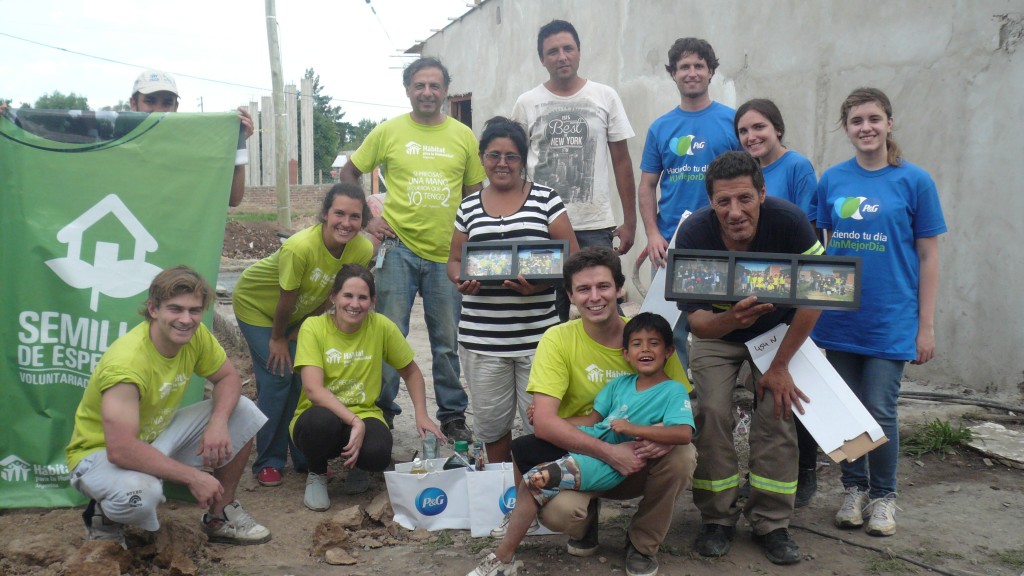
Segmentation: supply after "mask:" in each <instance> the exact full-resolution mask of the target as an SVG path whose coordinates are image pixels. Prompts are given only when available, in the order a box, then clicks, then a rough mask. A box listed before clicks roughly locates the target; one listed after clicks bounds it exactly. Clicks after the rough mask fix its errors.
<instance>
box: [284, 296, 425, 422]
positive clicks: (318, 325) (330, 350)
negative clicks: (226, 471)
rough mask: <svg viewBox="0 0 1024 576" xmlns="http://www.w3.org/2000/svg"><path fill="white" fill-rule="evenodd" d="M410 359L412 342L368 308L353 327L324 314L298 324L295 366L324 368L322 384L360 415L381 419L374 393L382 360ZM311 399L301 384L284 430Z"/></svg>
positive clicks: (400, 363) (404, 362)
mask: <svg viewBox="0 0 1024 576" xmlns="http://www.w3.org/2000/svg"><path fill="white" fill-rule="evenodd" d="M412 360H413V351H412V347H410V346H409V343H408V342H406V340H405V336H402V333H401V331H399V330H398V326H396V325H395V323H394V322H392V321H391V320H388V319H387V317H385V316H382V315H380V314H377V313H375V312H370V313H369V314H368V315H367V316H366V319H365V320H363V325H362V326H360V327H359V330H357V331H356V332H354V333H352V334H346V333H344V332H342V331H341V330H338V328H337V327H336V326H335V325H334V319H333V317H332V316H331V315H330V314H322V315H320V316H315V317H313V318H309V319H307V320H306V321H305V322H303V323H302V328H301V329H299V342H298V344H297V346H296V349H295V369H296V370H299V368H300V367H302V366H316V367H318V368H320V369H321V370H323V371H324V388H327V389H328V390H330V391H331V393H332V394H334V396H335V397H336V398H338V400H341V403H342V404H344V405H345V406H348V409H349V410H351V411H352V412H354V413H355V415H356V416H359V417H360V418H363V419H365V418H376V419H378V420H380V421H381V422H383V421H384V415H383V413H382V412H381V410H380V408H378V407H377V405H376V404H375V402H376V401H377V397H379V396H380V383H381V375H382V372H383V370H382V367H383V364H382V363H383V362H387V363H388V364H389V365H390V366H391V367H392V368H394V369H396V370H399V369H402V368H405V367H406V366H408V365H409V363H410V362H412ZM312 406H313V402H312V401H310V399H309V398H308V397H307V396H306V391H305V390H303V391H302V394H301V395H300V396H299V404H298V406H297V407H296V409H295V416H294V417H293V418H292V421H291V424H289V427H288V429H289V431H291V430H292V429H293V428H294V427H295V421H296V420H298V419H299V416H301V415H302V413H303V412H305V411H306V410H308V409H310V408H311V407H312Z"/></svg>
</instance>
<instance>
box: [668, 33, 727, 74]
mask: <svg viewBox="0 0 1024 576" xmlns="http://www.w3.org/2000/svg"><path fill="white" fill-rule="evenodd" d="M684 54H696V55H697V56H698V57H699V58H700V59H701V60H703V61H704V62H706V63H707V65H708V70H710V71H711V73H712V74H714V73H715V70H717V69H718V58H717V57H715V49H714V48H712V47H711V44H708V41H707V40H703V39H701V38H679V39H677V40H676V41H675V42H674V43H673V44H672V47H671V48H669V49H668V64H667V65H666V66H665V70H667V71H668V74H669V76H671V75H673V74H675V73H676V63H678V62H679V59H680V58H682V57H683V55H684Z"/></svg>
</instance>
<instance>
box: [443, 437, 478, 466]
mask: <svg viewBox="0 0 1024 576" xmlns="http://www.w3.org/2000/svg"><path fill="white" fill-rule="evenodd" d="M473 464H474V460H473V458H472V457H471V456H470V455H469V443H468V442H466V441H465V440H456V441H455V454H452V456H451V458H449V459H448V461H447V462H445V463H444V469H445V470H454V469H455V468H469V469H470V470H473V469H474V467H473Z"/></svg>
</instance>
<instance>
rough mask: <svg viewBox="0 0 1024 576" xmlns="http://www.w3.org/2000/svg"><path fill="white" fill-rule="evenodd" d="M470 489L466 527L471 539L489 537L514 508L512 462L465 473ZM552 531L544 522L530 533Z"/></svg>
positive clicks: (539, 533) (532, 534)
mask: <svg viewBox="0 0 1024 576" xmlns="http://www.w3.org/2000/svg"><path fill="white" fill-rule="evenodd" d="M466 488H467V489H468V490H469V530H470V535H471V536H473V537H474V538H481V537H483V536H490V535H491V530H493V529H494V528H497V527H498V525H499V524H501V521H502V520H503V519H504V518H505V514H508V513H509V512H510V511H512V509H513V508H515V507H516V484H515V476H514V475H513V472H512V463H511V462H502V463H498V464H488V465H487V467H486V468H485V469H484V470H483V471H482V472H473V473H471V474H467V475H466ZM548 534H555V532H552V531H551V530H548V529H547V528H546V527H545V526H544V525H541V526H540V528H539V529H538V530H537V531H536V532H533V533H531V534H530V535H531V536H546V535H548Z"/></svg>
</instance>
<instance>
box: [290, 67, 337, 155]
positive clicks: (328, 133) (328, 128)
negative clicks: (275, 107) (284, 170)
mask: <svg viewBox="0 0 1024 576" xmlns="http://www.w3.org/2000/svg"><path fill="white" fill-rule="evenodd" d="M304 78H308V79H310V80H312V81H313V172H314V173H316V172H317V171H320V170H322V171H323V173H324V174H328V173H330V171H331V164H333V163H334V158H335V157H337V155H338V144H339V143H340V142H341V134H342V129H343V128H342V125H343V122H342V121H341V119H342V118H343V117H344V116H345V113H344V112H342V111H341V106H331V97H330V96H327V95H326V94H321V92H322V91H323V86H321V85H320V75H319V74H317V73H316V72H314V71H313V69H312V68H309V69H307V70H306V74H305V76H304ZM301 114H302V113H301V108H300V112H299V115H300V119H299V121H300V122H301ZM299 146H300V147H301V146H302V143H301V142H299ZM299 157H300V158H301V157H302V155H301V151H300V154H299Z"/></svg>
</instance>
